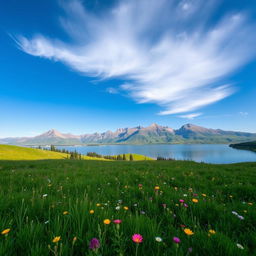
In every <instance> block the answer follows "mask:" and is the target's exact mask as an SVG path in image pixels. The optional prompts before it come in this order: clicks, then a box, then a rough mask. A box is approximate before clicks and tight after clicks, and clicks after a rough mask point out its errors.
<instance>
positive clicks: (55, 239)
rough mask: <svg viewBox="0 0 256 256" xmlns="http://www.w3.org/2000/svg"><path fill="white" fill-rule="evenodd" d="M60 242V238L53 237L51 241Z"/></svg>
mask: <svg viewBox="0 0 256 256" xmlns="http://www.w3.org/2000/svg"><path fill="white" fill-rule="evenodd" d="M59 241H60V236H55V237H54V238H53V239H52V242H53V243H58V242H59Z"/></svg>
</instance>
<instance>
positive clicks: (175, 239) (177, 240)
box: [172, 236, 181, 244]
mask: <svg viewBox="0 0 256 256" xmlns="http://www.w3.org/2000/svg"><path fill="white" fill-rule="evenodd" d="M172 241H173V242H174V243H176V244H179V243H180V242H181V241H180V239H179V238H178V237H176V236H175V237H173V239H172Z"/></svg>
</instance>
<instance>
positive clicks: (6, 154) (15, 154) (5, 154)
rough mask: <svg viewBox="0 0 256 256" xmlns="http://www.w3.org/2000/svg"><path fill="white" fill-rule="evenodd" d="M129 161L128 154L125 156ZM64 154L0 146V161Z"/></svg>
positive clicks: (62, 155)
mask: <svg viewBox="0 0 256 256" xmlns="http://www.w3.org/2000/svg"><path fill="white" fill-rule="evenodd" d="M125 155H126V159H127V160H129V157H130V154H125ZM68 156H69V155H68V154H66V153H60V152H53V151H49V150H42V149H35V148H27V147H20V146H13V145H0V160H47V159H67V157H68ZM132 156H133V160H134V161H143V160H154V159H153V158H150V157H147V156H143V155H138V154H132ZM82 159H83V160H103V161H110V160H108V159H105V158H101V157H90V156H85V155H82Z"/></svg>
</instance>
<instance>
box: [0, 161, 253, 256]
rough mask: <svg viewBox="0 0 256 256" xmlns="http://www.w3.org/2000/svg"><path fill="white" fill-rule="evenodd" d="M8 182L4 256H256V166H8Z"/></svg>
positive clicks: (2, 190) (1, 219) (2, 191)
mask: <svg viewBox="0 0 256 256" xmlns="http://www.w3.org/2000/svg"><path fill="white" fill-rule="evenodd" d="M0 172H1V173H0V175H1V179H0V206H1V207H0V231H1V232H2V231H4V230H5V231H4V232H3V233H6V234H2V235H1V237H0V255H10V256H13V255H34V256H38V255H68V256H69V255H106V256H108V255H109V256H110V255H111V256H114V255H120V256H121V255H127V256H130V255H136V252H137V255H143V256H145V255H149V256H151V255H158V256H162V255H166V256H167V255H168V256H169V255H182V256H183V255H200V256H202V255H207V256H209V255H211V256H212V255H216V256H217V255H218V256H219V255H225V256H227V255H232V256H236V255H237V256H238V255H256V246H255V245H256V226H255V216H256V209H255V199H256V193H255V187H256V163H244V164H233V165H208V164H199V163H194V162H182V161H141V162H129V161H127V162H126V161H78V160H77V161H76V160H47V161H44V160H43V161H0ZM183 200H184V201H183ZM106 219H109V220H110V221H111V223H110V224H104V223H103V221H104V220H106ZM115 219H120V220H122V223H121V224H115V223H113V220H115ZM105 222H106V223H108V221H105ZM8 229H10V230H8ZM188 229H189V230H190V231H189V230H188ZM8 231H9V232H8ZM185 231H186V233H187V234H186V233H185ZM133 234H141V235H142V236H143V242H142V243H140V244H136V243H134V242H133V241H132V239H131V237H132V235H133ZM189 234H190V235H189ZM56 237H57V238H56ZM58 237H59V238H58ZM156 237H160V238H161V239H162V241H161V239H159V238H157V239H156ZM173 237H178V238H179V239H180V243H179V244H177V243H175V242H173ZM54 238H55V240H54V242H55V243H54V242H53V239H54ZM92 238H97V239H99V241H100V248H99V249H98V250H90V249H89V242H90V240H91V239H92ZM58 239H60V240H59V241H57V240H58ZM156 240H157V241H156ZM158 241H159V242H158ZM175 241H176V242H178V240H177V239H176V240H175Z"/></svg>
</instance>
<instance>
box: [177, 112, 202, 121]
mask: <svg viewBox="0 0 256 256" xmlns="http://www.w3.org/2000/svg"><path fill="white" fill-rule="evenodd" d="M201 115H202V113H191V114H187V115H181V116H179V117H181V118H185V119H191V120H192V119H194V118H196V117H198V116H201Z"/></svg>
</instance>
